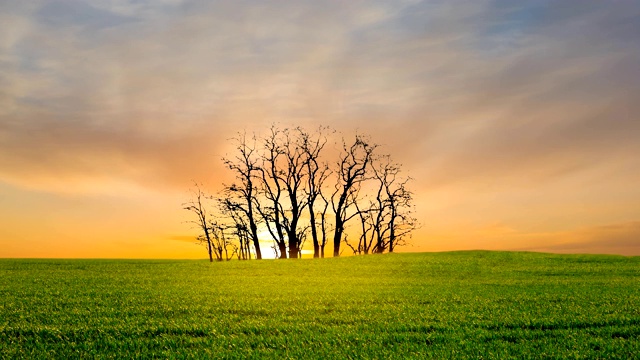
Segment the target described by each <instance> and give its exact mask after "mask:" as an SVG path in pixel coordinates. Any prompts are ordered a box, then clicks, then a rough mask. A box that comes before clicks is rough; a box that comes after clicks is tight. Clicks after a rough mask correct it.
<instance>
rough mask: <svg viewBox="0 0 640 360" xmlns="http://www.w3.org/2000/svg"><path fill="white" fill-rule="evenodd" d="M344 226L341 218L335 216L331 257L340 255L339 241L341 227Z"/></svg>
mask: <svg viewBox="0 0 640 360" xmlns="http://www.w3.org/2000/svg"><path fill="white" fill-rule="evenodd" d="M343 226H344V223H343V222H342V219H341V218H340V217H339V216H337V217H336V231H335V233H334V234H333V257H339V256H340V242H341V241H342V231H343V229H342V227H343Z"/></svg>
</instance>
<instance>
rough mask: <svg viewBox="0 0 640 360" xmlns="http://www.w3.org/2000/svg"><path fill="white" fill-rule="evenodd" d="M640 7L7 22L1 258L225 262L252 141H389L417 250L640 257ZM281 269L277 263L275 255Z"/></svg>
mask: <svg viewBox="0 0 640 360" xmlns="http://www.w3.org/2000/svg"><path fill="white" fill-rule="evenodd" d="M638 19H640V2H639V1H635V0H610V1H602V0H571V1H562V0H558V1H545V0H530V1H511V0H502V1H482V0H469V1H451V0H446V1H444V0H440V1H416V0H398V1H357V0H352V1H337V0H334V1H317V0H312V1H242V0H234V1H189V0H184V1H183V0H162V1H160V0H154V1H151V0H109V1H107V0H100V1H98V0H95V1H88V0H87V1H80V0H77V1H75V0H68V1H67V0H62V1H55V0H51V1H48V0H43V1H31V0H25V1H3V2H0V257H64V258H75V257H87V258H94V257H108V258H111V257H113V258H205V257H206V252H205V251H204V249H203V248H202V247H200V246H198V245H194V240H192V239H191V237H194V236H195V235H196V234H197V232H196V230H195V229H192V228H191V227H190V226H189V225H188V224H186V223H185V222H186V221H188V220H189V219H190V214H189V213H188V212H186V211H185V210H183V209H182V207H181V204H182V203H183V202H184V201H186V200H188V196H189V187H190V185H191V183H192V180H196V181H198V182H202V183H203V184H204V186H205V188H207V189H208V190H209V191H211V192H214V191H216V190H217V189H219V185H220V183H221V182H222V181H223V180H225V179H227V178H228V174H226V172H225V170H224V169H223V167H222V162H221V157H223V156H225V155H226V154H228V153H229V152H230V151H231V147H230V143H229V142H228V140H227V139H229V138H230V137H232V136H233V135H234V134H235V132H237V131H242V130H246V131H248V132H253V131H256V132H262V131H264V130H265V129H267V128H268V127H269V126H270V125H271V124H272V123H278V124H281V125H283V126H296V125H302V126H305V127H309V128H314V127H316V126H318V125H320V124H324V125H329V126H331V127H333V128H335V129H337V130H339V131H341V132H343V133H345V134H353V133H355V132H356V131H357V132H361V133H367V134H369V135H371V137H372V138H373V140H375V141H376V142H377V143H380V144H383V145H384V149H385V151H387V152H389V153H391V154H392V155H393V156H394V158H395V159H396V160H397V161H399V162H401V163H402V164H403V166H404V169H405V170H406V171H407V173H408V175H410V176H411V177H413V178H414V179H415V180H414V181H413V183H412V188H413V190H414V192H415V203H416V207H417V217H418V219H419V220H420V222H421V223H422V227H421V228H420V229H419V230H418V231H417V232H416V233H415V234H414V237H413V239H412V241H411V243H412V245H411V246H408V247H405V248H402V249H401V251H445V250H463V249H490V250H531V251H545V252H562V253H611V254H623V255H640V115H639V114H640V21H638ZM263 251H265V252H268V251H269V249H265V250H263Z"/></svg>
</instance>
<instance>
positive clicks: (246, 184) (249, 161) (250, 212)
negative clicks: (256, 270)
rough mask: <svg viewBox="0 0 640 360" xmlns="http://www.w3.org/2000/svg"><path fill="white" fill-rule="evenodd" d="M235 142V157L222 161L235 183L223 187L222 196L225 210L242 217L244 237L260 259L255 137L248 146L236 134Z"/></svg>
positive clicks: (241, 135) (239, 135)
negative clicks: (234, 177) (231, 173)
mask: <svg viewBox="0 0 640 360" xmlns="http://www.w3.org/2000/svg"><path fill="white" fill-rule="evenodd" d="M234 140H235V141H236V150H237V155H236V156H235V157H234V158H231V159H228V158H225V159H223V161H224V164H225V165H226V166H227V168H228V169H230V170H232V171H233V172H234V173H235V176H236V181H237V182H238V184H236V183H232V184H231V185H227V186H225V189H224V195H225V197H226V200H225V201H226V202H227V203H226V204H225V206H226V208H227V209H229V211H231V212H234V213H235V214H236V216H242V217H243V219H242V221H243V223H245V224H247V225H248V229H246V230H247V231H246V232H245V234H244V235H246V236H247V237H248V238H249V239H250V240H251V242H252V243H253V247H254V249H255V252H256V259H258V260H260V259H262V252H261V251H260V241H259V237H258V223H257V220H256V219H257V218H256V203H255V201H256V192H257V191H256V187H255V184H254V179H255V177H256V172H257V171H258V170H259V167H258V165H257V159H256V154H255V152H256V149H255V142H256V140H255V137H254V138H253V139H252V140H253V143H252V144H249V143H248V141H247V137H246V134H244V133H242V134H238V137H237V138H235V139H234Z"/></svg>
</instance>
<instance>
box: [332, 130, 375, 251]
mask: <svg viewBox="0 0 640 360" xmlns="http://www.w3.org/2000/svg"><path fill="white" fill-rule="evenodd" d="M376 148H377V145H375V144H370V143H369V142H368V141H367V139H365V138H363V137H362V136H360V135H357V136H356V138H355V141H354V142H353V144H351V145H350V146H347V144H346V142H344V141H343V151H342V153H341V154H340V159H339V160H338V164H337V166H338V169H337V171H336V177H337V182H336V186H335V191H334V193H333V194H332V196H331V206H332V208H333V213H334V215H335V228H334V233H333V256H334V257H338V256H340V243H341V242H342V241H343V235H344V231H345V225H346V223H347V222H348V221H349V220H351V219H352V218H353V217H355V216H357V215H358V211H357V209H356V211H352V212H350V210H351V208H354V207H355V206H354V204H355V203H356V202H357V201H358V195H359V192H360V185H361V183H362V182H364V181H365V180H367V178H368V175H369V168H370V166H371V161H372V158H373V152H374V150H375V149H376Z"/></svg>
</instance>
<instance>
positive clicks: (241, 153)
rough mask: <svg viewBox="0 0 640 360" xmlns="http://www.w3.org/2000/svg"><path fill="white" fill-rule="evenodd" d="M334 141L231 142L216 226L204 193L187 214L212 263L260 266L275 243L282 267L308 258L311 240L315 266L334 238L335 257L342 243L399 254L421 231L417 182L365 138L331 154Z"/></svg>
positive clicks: (317, 137)
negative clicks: (264, 245) (413, 186)
mask: <svg viewBox="0 0 640 360" xmlns="http://www.w3.org/2000/svg"><path fill="white" fill-rule="evenodd" d="M334 134H335V131H332V130H331V129H329V128H327V127H319V128H317V129H316V130H315V131H312V132H309V131H307V130H305V129H303V128H301V127H296V128H278V127H277V126H275V125H274V126H271V128H270V129H269V131H268V133H267V134H266V135H264V136H256V135H253V136H250V137H247V135H246V133H239V134H238V136H237V137H235V138H233V139H232V141H234V144H235V147H234V153H233V154H232V156H229V157H225V158H223V161H224V164H225V165H226V168H227V169H228V170H231V172H232V173H233V175H234V181H233V182H232V183H231V184H226V185H223V189H222V191H221V192H220V195H219V196H218V198H217V202H218V207H217V215H216V217H215V221H212V219H210V218H211V217H212V216H211V215H210V214H209V213H208V212H207V210H206V209H205V208H204V205H203V202H202V199H203V196H204V195H203V194H202V192H201V191H200V188H199V187H197V188H196V192H195V193H194V194H195V195H196V196H195V198H194V200H192V201H191V202H189V203H187V204H186V205H187V206H186V207H185V209H187V210H190V211H192V212H193V213H194V214H196V215H197V220H195V221H194V223H196V224H198V225H199V227H200V228H201V230H202V239H203V241H204V242H206V243H207V246H208V251H209V258H210V260H211V261H213V256H214V255H215V256H216V258H217V259H229V258H230V257H234V256H236V257H237V258H238V259H251V258H252V254H253V253H255V258H256V259H261V258H262V252H261V248H260V240H271V241H273V250H274V251H275V253H276V256H277V257H279V258H282V259H285V258H293V259H295V258H299V257H301V255H302V249H303V247H304V244H305V241H306V240H307V238H309V237H310V238H311V240H312V242H313V256H314V257H315V258H323V257H325V247H326V245H327V244H328V243H329V240H330V238H331V237H332V239H333V256H334V257H337V256H340V254H341V244H343V243H344V244H346V245H347V246H348V247H349V248H351V250H352V251H353V253H354V254H369V253H383V252H394V251H395V249H396V247H397V246H401V245H405V244H406V239H407V238H408V237H409V236H410V234H411V232H412V231H413V230H414V229H415V228H416V224H417V222H416V219H415V217H414V215H413V205H412V198H413V193H412V192H411V191H410V190H409V188H408V184H409V181H410V178H408V177H406V176H403V175H402V173H401V165H400V164H398V163H395V162H393V161H392V160H391V157H390V156H389V155H379V154H378V153H377V151H378V149H379V146H378V145H376V144H374V143H372V142H371V141H370V139H369V138H368V137H365V136H362V135H356V136H355V137H354V138H353V140H352V141H350V142H347V141H346V140H345V139H344V138H342V139H341V141H340V142H339V144H340V145H339V146H338V147H337V148H335V147H334V149H333V150H334V151H333V152H332V151H327V147H328V145H330V144H336V142H335V141H334V142H332V141H331V140H332V135H334ZM330 150H331V149H330ZM331 154H334V156H335V155H336V154H337V159H336V160H333V161H331V160H330V156H329V155H331ZM353 219H357V220H359V223H358V221H357V220H353ZM352 222H353V223H356V224H358V225H357V226H356V225H352V224H351V223H352ZM331 233H332V234H331ZM259 234H262V235H260V236H262V237H263V239H261V238H259ZM265 234H267V235H265ZM352 239H356V242H353V243H352V241H351V240H352Z"/></svg>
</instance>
